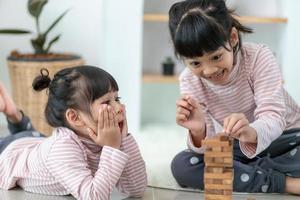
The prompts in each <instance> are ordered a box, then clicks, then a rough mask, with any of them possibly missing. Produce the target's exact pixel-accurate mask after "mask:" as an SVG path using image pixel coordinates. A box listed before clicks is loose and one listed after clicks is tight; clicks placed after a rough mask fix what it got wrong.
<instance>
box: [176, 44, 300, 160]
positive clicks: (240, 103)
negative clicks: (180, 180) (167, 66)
mask: <svg viewBox="0 0 300 200" xmlns="http://www.w3.org/2000/svg"><path fill="white" fill-rule="evenodd" d="M179 80H180V90H181V93H182V94H189V95H192V96H193V97H194V98H195V99H196V100H197V101H198V102H201V103H204V104H205V105H206V110H205V113H206V115H205V121H206V137H212V136H213V135H214V134H215V127H216V124H215V123H219V124H221V125H222V124H223V120H224V118H225V117H227V116H228V115H230V114H232V113H243V114H244V115H245V116H246V117H247V119H248V120H249V122H250V126H251V127H253V128H254V129H255V130H256V132H257V145H256V144H251V143H242V142H240V148H241V150H242V152H243V153H244V154H245V155H246V156H247V157H249V158H253V157H255V156H256V155H257V154H259V153H260V152H262V151H263V150H264V149H266V148H267V147H268V146H269V145H270V143H271V142H272V141H274V140H275V139H276V138H278V137H279V136H280V135H281V134H282V132H283V131H284V130H287V129H291V128H300V108H299V106H298V105H297V104H296V102H295V101H294V100H293V99H292V98H291V97H290V96H289V94H288V93H287V92H286V90H285V89H284V88H283V81H282V76H281V72H280V69H279V67H278V64H277V62H276V59H275V57H274V55H273V53H272V52H271V51H270V49H269V48H268V47H266V46H265V45H262V44H253V43H245V44H244V45H243V47H242V48H241V50H240V51H239V53H238V55H237V62H236V64H235V66H234V68H233V71H232V73H231V74H230V77H229V83H228V84H226V85H223V86H220V85H213V84H211V83H210V82H208V81H207V80H205V79H202V78H198V77H196V76H195V75H193V74H192V72H191V71H190V70H189V69H188V68H186V69H185V70H184V71H183V72H182V73H181V75H180V77H179ZM188 146H189V147H190V148H191V149H192V150H194V151H195V152H198V153H203V150H204V149H203V148H202V147H200V148H196V147H195V146H194V145H193V141H192V138H191V136H190V135H189V137H188Z"/></svg>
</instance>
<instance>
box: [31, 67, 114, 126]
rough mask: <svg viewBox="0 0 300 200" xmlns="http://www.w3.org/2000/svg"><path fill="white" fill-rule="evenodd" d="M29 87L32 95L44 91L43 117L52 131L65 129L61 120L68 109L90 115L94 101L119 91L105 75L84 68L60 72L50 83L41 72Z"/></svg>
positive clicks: (98, 71) (99, 71)
mask: <svg viewBox="0 0 300 200" xmlns="http://www.w3.org/2000/svg"><path fill="white" fill-rule="evenodd" d="M32 87H33V89H34V90H36V91H41V90H43V89H45V88H48V102H47V104H46V108H45V116H46V119H47V122H48V123H49V124H50V125H51V126H53V127H59V126H65V127H69V125H68V123H67V121H66V118H65V113H66V111H67V109H68V108H73V109H76V110H80V111H82V112H85V113H88V114H90V113H91V110H90V108H91V107H90V106H91V104H92V103H93V102H94V101H95V100H96V99H98V98H100V97H101V96H103V95H105V94H106V93H107V92H110V91H118V90H119V87H118V84H117V82H116V80H115V79H114V78H113V77H112V76H111V75H110V74H109V73H108V72H106V71H104V70H103V69H100V68H98V67H94V66H87V65H84V66H77V67H71V68H66V69H63V70H61V71H59V72H57V73H56V74H55V75H54V77H53V80H51V79H50V77H49V72H48V70H47V69H44V68H43V69H41V70H40V75H39V76H37V77H36V78H35V79H34V80H33V83H32ZM90 116H91V115H90ZM69 128H70V127H69Z"/></svg>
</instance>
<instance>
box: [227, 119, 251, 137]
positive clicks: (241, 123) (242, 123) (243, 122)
mask: <svg viewBox="0 0 300 200" xmlns="http://www.w3.org/2000/svg"><path fill="white" fill-rule="evenodd" d="M247 124H248V123H247V122H246V120H244V119H240V120H239V121H238V122H237V123H236V124H235V125H234V126H233V128H232V130H231V133H233V134H234V133H235V132H237V131H238V130H239V129H241V128H242V127H244V126H247Z"/></svg>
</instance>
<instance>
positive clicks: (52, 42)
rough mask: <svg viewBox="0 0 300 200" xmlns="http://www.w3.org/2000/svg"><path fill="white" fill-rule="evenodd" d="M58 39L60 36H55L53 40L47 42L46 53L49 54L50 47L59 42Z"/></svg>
mask: <svg viewBox="0 0 300 200" xmlns="http://www.w3.org/2000/svg"><path fill="white" fill-rule="evenodd" d="M59 38H60V35H58V36H56V37H55V38H53V39H52V40H51V41H50V42H49V44H48V47H47V49H46V53H48V52H49V49H50V48H51V46H52V45H53V44H54V43H56V42H57V41H58V40H59Z"/></svg>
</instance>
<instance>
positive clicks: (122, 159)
mask: <svg viewBox="0 0 300 200" xmlns="http://www.w3.org/2000/svg"><path fill="white" fill-rule="evenodd" d="M128 159H129V156H128V155H127V154H126V153H123V152H122V151H120V150H117V149H114V148H111V147H108V146H104V147H103V149H102V152H101V157H100V162H99V165H98V170H97V171H96V173H95V175H93V174H92V171H91V170H90V168H89V166H88V164H87V160H86V153H85V151H84V150H83V149H82V147H81V145H79V144H78V143H77V141H76V140H75V139H73V138H72V137H64V138H61V139H59V140H58V141H56V142H55V143H54V144H53V146H52V148H51V150H50V152H49V156H48V159H47V163H46V166H47V168H48V170H49V172H50V173H51V174H52V175H53V176H54V177H55V179H56V180H57V181H59V183H60V184H61V185H63V186H64V187H65V188H66V189H67V190H68V191H69V192H70V193H71V194H72V195H73V196H74V197H75V198H76V199H80V200H87V199H94V200H107V199H110V195H111V192H112V190H113V188H114V187H115V186H116V184H117V182H118V180H119V179H120V177H121V174H122V173H123V170H124V167H125V166H126V164H127V162H128Z"/></svg>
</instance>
